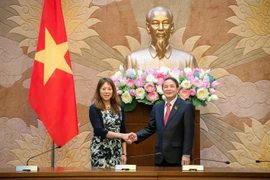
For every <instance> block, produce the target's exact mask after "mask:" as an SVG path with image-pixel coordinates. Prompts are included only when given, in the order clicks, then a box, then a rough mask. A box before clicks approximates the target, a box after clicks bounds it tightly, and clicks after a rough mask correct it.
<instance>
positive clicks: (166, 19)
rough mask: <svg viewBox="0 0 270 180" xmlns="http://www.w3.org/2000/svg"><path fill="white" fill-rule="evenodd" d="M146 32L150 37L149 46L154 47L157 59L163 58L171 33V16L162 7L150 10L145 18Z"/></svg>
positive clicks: (172, 26)
mask: <svg viewBox="0 0 270 180" xmlns="http://www.w3.org/2000/svg"><path fill="white" fill-rule="evenodd" d="M146 30H147V32H148V33H149V34H150V35H151V38H152V41H151V44H152V45H153V46H155V48H156V50H157V54H158V56H159V58H162V57H164V54H165V52H166V47H167V46H168V45H169V39H170V35H171V34H172V33H173V30H174V24H173V14H172V13H171V11H169V10H168V9H166V8H164V7H155V8H153V9H151V10H150V11H149V12H148V14H147V16H146Z"/></svg>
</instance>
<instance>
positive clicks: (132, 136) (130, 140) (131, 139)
mask: <svg viewBox="0 0 270 180" xmlns="http://www.w3.org/2000/svg"><path fill="white" fill-rule="evenodd" d="M135 141H137V134H136V133H134V132H131V133H129V136H128V139H127V140H126V142H127V143H128V144H132V143H133V142H135Z"/></svg>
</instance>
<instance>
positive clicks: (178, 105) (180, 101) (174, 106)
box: [163, 98, 182, 128]
mask: <svg viewBox="0 0 270 180" xmlns="http://www.w3.org/2000/svg"><path fill="white" fill-rule="evenodd" d="M181 103H182V100H181V99H179V98H177V100H176V101H175V103H174V105H173V107H172V110H171V113H170V115H169V118H168V121H167V123H166V126H165V128H166V127H167V125H168V124H169V123H170V121H171V120H172V119H173V117H174V115H175V113H176V112H177V111H178V110H179V108H180V104H181ZM163 111H164V110H163ZM163 119H164V118H163Z"/></svg>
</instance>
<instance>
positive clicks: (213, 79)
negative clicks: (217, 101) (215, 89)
mask: <svg viewBox="0 0 270 180" xmlns="http://www.w3.org/2000/svg"><path fill="white" fill-rule="evenodd" d="M208 77H209V81H210V83H212V82H214V81H215V80H216V79H215V78H214V76H212V75H211V74H208Z"/></svg>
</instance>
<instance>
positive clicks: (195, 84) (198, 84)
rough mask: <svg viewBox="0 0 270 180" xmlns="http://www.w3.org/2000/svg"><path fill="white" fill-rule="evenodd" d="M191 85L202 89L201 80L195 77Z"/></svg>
mask: <svg viewBox="0 0 270 180" xmlns="http://www.w3.org/2000/svg"><path fill="white" fill-rule="evenodd" d="M191 83H192V84H193V85H194V86H196V87H202V86H203V82H202V80H200V79H199V78H197V77H195V78H194V79H193V80H192V81H191Z"/></svg>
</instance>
